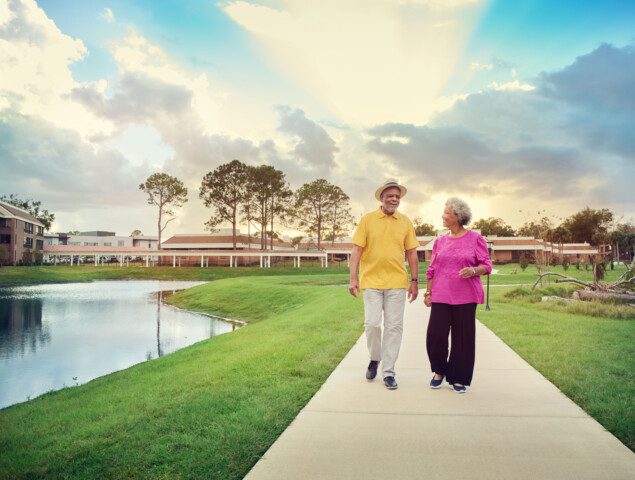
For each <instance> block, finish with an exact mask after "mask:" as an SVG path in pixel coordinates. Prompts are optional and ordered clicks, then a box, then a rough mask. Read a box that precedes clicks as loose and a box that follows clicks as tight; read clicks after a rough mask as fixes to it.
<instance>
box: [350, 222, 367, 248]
mask: <svg viewBox="0 0 635 480" xmlns="http://www.w3.org/2000/svg"><path fill="white" fill-rule="evenodd" d="M353 244H354V245H357V246H358V247H362V248H364V247H365V246H366V217H362V219H361V220H360V221H359V224H358V225H357V228H356V229H355V233H354V234H353Z"/></svg>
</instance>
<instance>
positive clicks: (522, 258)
mask: <svg viewBox="0 0 635 480" xmlns="http://www.w3.org/2000/svg"><path fill="white" fill-rule="evenodd" d="M519 262H520V268H521V269H522V271H523V272H524V271H525V269H526V268H527V267H528V266H529V259H528V258H527V255H525V252H523V253H521V254H520V259H519Z"/></svg>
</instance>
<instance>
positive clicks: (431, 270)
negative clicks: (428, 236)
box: [426, 239, 438, 280]
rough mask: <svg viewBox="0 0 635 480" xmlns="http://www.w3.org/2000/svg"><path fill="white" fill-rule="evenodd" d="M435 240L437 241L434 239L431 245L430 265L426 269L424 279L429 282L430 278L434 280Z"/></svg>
mask: <svg viewBox="0 0 635 480" xmlns="http://www.w3.org/2000/svg"><path fill="white" fill-rule="evenodd" d="M437 240H438V239H436V240H435V241H434V244H433V245H432V258H431V259H430V265H428V269H427V270H426V278H427V279H428V280H430V279H431V278H434V267H435V263H436V257H437Z"/></svg>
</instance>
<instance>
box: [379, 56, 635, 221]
mask: <svg viewBox="0 0 635 480" xmlns="http://www.w3.org/2000/svg"><path fill="white" fill-rule="evenodd" d="M634 72H635V56H634V55H633V49H632V47H630V46H627V47H624V48H616V47H612V46H607V45H603V46H600V47H599V48H598V49H596V50H594V51H593V52H591V53H590V54H588V55H584V56H582V57H579V58H578V59H576V61H575V62H573V63H572V64H571V65H569V66H566V67H564V68H563V69H561V70H558V71H555V72H549V73H544V74H541V75H540V76H539V77H538V78H537V79H535V88H531V89H530V88H523V85H524V84H522V83H520V82H519V81H515V83H514V82H512V84H511V85H497V87H498V88H492V89H490V90H486V91H483V92H479V93H475V94H470V95H467V96H465V97H464V98H463V99H462V100H461V101H458V102H456V103H454V104H453V106H452V107H451V108H449V109H446V110H444V111H442V112H440V113H438V114H437V115H435V116H434V117H433V118H432V119H431V121H430V122H429V123H428V125H415V124H382V125H378V126H376V127H374V128H372V129H369V130H368V133H369V135H371V139H370V140H369V141H368V143H367V147H368V149H369V150H370V151H371V152H373V153H377V154H380V155H382V156H384V157H385V158H386V159H388V160H389V161H391V162H393V163H394V164H396V165H398V167H399V168H400V169H402V170H403V171H406V172H408V171H417V172H420V173H417V174H416V178H417V179H418V180H417V181H418V182H420V184H421V185H425V186H426V189H427V190H428V191H429V192H431V193H434V192H437V193H438V192H448V193H450V192H465V193H466V194H470V195H473V196H474V197H482V198H483V197H484V198H487V197H488V196H489V197H491V198H497V199H503V198H505V199H506V202H508V203H510V204H512V203H513V204H517V205H518V204H520V203H521V202H528V201H531V202H534V203H536V204H537V205H548V204H549V203H551V207H553V206H554V205H556V208H566V207H568V206H571V205H576V206H575V207H573V208H579V201H580V197H581V195H582V196H584V198H585V201H586V202H589V203H593V204H596V205H601V206H609V207H610V206H611V205H614V206H616V208H626V209H628V208H629V207H625V206H626V205H630V208H631V209H632V194H631V193H630V190H631V189H630V188H629V187H626V184H627V183H629V182H630V183H632V181H633V179H634V178H635V141H634V140H633V135H632V127H633V126H635V113H634V112H635V110H634V109H632V108H631V106H632V104H631V103H630V102H632V100H633V98H635V95H634V91H635V75H634ZM501 87H503V88H501ZM615 92H618V94H619V98H620V101H617V100H616V95H615ZM625 179H629V180H625ZM488 192H489V193H488ZM553 202H556V203H555V204H554V203H553ZM493 208H494V209H499V210H500V209H503V206H502V205H501V206H496V207H493Z"/></svg>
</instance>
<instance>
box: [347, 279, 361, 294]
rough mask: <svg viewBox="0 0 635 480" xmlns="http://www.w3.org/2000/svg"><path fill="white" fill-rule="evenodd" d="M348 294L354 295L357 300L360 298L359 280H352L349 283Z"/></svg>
mask: <svg viewBox="0 0 635 480" xmlns="http://www.w3.org/2000/svg"><path fill="white" fill-rule="evenodd" d="M348 293H350V294H351V295H353V296H354V297H355V298H357V297H358V296H359V280H357V279H351V281H350V282H348Z"/></svg>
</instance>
